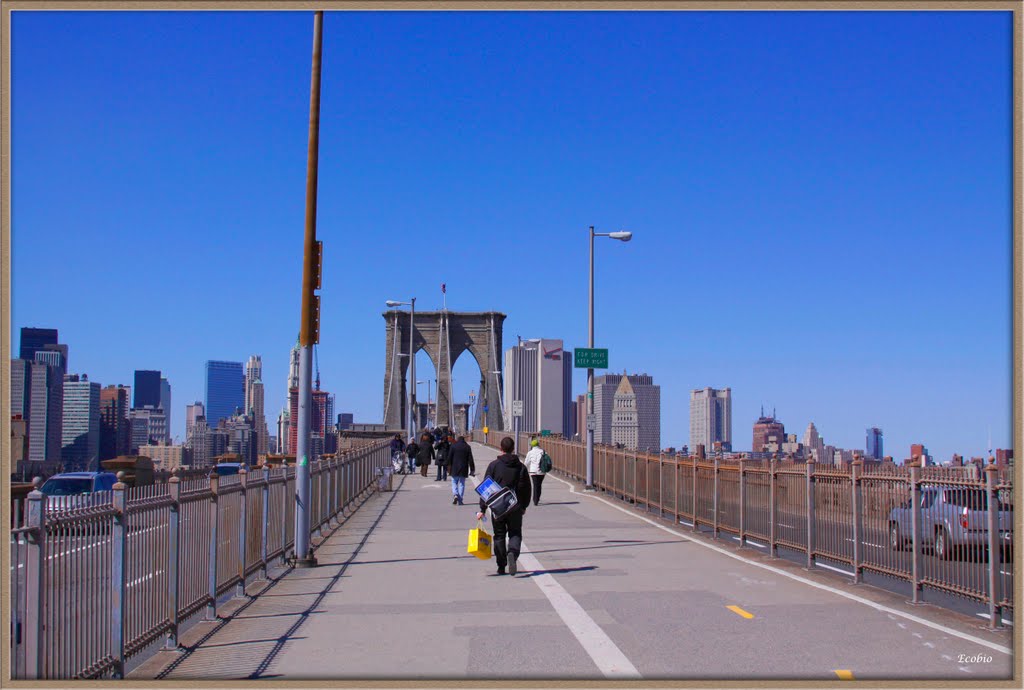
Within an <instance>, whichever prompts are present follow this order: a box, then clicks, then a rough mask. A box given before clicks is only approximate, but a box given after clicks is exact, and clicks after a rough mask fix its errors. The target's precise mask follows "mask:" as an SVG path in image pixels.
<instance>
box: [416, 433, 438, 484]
mask: <svg viewBox="0 0 1024 690" xmlns="http://www.w3.org/2000/svg"><path fill="white" fill-rule="evenodd" d="M419 446H420V447H419V450H418V451H417V452H416V465H417V466H418V467H419V468H420V476H423V477H426V476H427V468H428V467H430V461H431V460H432V459H433V458H434V442H433V440H432V438H431V436H430V434H429V433H424V434H423V435H422V436H420V444H419Z"/></svg>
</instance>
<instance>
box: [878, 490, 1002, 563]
mask: <svg viewBox="0 0 1024 690" xmlns="http://www.w3.org/2000/svg"><path fill="white" fill-rule="evenodd" d="M998 500H999V499H998V498H997V499H996V501H997V510H998V513H997V526H998V528H999V542H1000V543H1001V544H1002V546H1003V550H1005V551H1008V550H1009V549H1010V546H1011V544H1012V543H1013V511H1012V509H1011V508H1007V507H1006V506H1004V505H1002V504H1001V503H998ZM911 524H912V523H911V503H910V501H907V502H905V503H904V504H903V505H901V506H898V507H896V508H893V509H892V511H890V513H889V546H890V547H892V548H893V549H894V550H896V551H899V550H901V549H903V548H904V547H905V546H907V545H909V544H910V543H911V536H912V531H911ZM921 544H922V546H931V547H932V551H933V552H934V554H935V556H936V557H937V558H941V559H948V558H951V557H952V555H953V553H954V552H955V551H957V550H959V549H962V548H964V547H984V546H987V545H988V492H986V491H985V490H984V489H981V488H968V487H946V486H927V485H926V486H924V487H922V488H921Z"/></svg>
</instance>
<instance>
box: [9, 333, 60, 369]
mask: <svg viewBox="0 0 1024 690" xmlns="http://www.w3.org/2000/svg"><path fill="white" fill-rule="evenodd" d="M56 344H57V329H56V328H22V329H21V343H20V351H19V353H18V358H19V359H24V360H26V361H29V362H34V361H36V351H38V350H42V349H44V348H45V347H46V346H47V345H56Z"/></svg>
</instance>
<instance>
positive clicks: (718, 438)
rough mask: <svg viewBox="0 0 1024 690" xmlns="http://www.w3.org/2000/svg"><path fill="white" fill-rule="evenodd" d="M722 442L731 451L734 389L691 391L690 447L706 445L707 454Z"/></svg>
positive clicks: (723, 446)
mask: <svg viewBox="0 0 1024 690" xmlns="http://www.w3.org/2000/svg"><path fill="white" fill-rule="evenodd" d="M715 443H721V444H722V446H721V448H722V450H725V451H729V450H732V389H731V388H723V389H721V390H718V389H715V388H702V389H697V390H692V391H690V444H689V445H690V448H693V449H696V448H697V446H698V445H703V446H704V451H705V452H706V453H708V454H710V453H711V451H712V450H713V449H714V448H715Z"/></svg>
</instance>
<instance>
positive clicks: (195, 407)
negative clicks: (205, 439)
mask: <svg viewBox="0 0 1024 690" xmlns="http://www.w3.org/2000/svg"><path fill="white" fill-rule="evenodd" d="M198 417H204V418H205V417H206V408H205V407H203V403H202V401H200V400H196V401H195V402H194V403H192V404H191V405H186V406H185V438H188V437H189V436H191V435H192V426H193V425H194V424H195V423H196V419H197V418H198Z"/></svg>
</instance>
